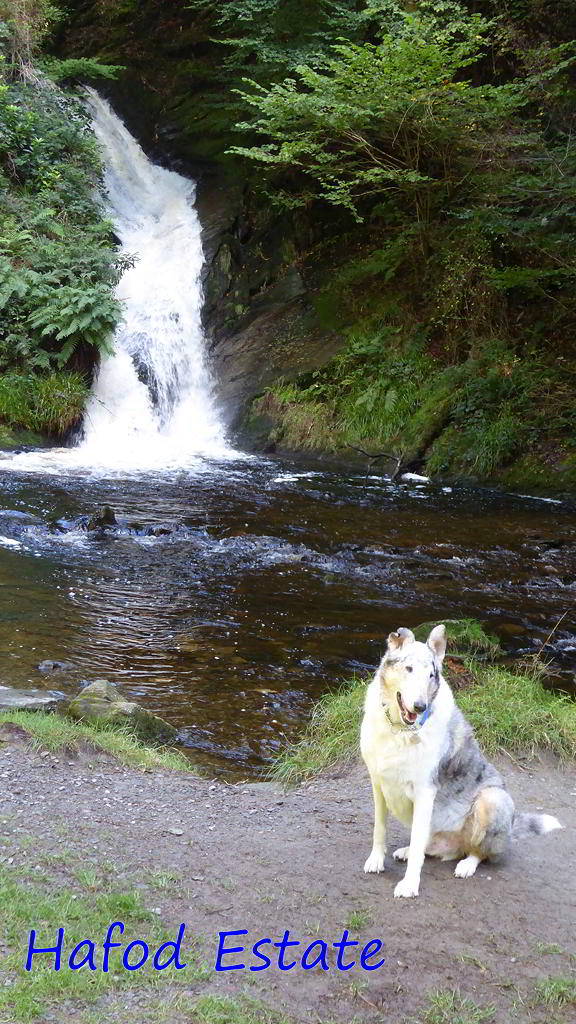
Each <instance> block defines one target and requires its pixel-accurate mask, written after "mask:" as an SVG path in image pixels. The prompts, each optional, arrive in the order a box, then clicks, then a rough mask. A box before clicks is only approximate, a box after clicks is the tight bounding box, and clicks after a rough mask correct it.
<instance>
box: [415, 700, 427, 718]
mask: <svg viewBox="0 0 576 1024" xmlns="http://www.w3.org/2000/svg"><path fill="white" fill-rule="evenodd" d="M414 711H417V712H418V714H419V715H421V714H422V712H423V711H426V704H425V703H424V701H423V700H415V701H414Z"/></svg>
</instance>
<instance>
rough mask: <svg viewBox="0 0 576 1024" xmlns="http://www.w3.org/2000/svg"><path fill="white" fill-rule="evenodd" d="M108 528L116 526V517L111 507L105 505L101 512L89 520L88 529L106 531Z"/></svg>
mask: <svg viewBox="0 0 576 1024" xmlns="http://www.w3.org/2000/svg"><path fill="white" fill-rule="evenodd" d="M107 526H116V515H115V513H114V509H113V508H111V507H110V505H103V506H102V508H101V509H100V511H99V512H98V513H97V514H96V515H94V516H91V518H90V519H89V520H88V522H87V524H86V529H87V530H105V529H106V527H107Z"/></svg>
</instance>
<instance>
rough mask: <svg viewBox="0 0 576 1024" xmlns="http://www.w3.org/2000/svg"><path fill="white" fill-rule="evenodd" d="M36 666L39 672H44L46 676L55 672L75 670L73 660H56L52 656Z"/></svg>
mask: <svg viewBox="0 0 576 1024" xmlns="http://www.w3.org/2000/svg"><path fill="white" fill-rule="evenodd" d="M36 668H37V669H38V671H39V672H42V674H43V675H45V676H49V675H52V673H53V672H73V671H74V665H72V663H71V662H69V661H55V660H53V659H52V658H46V660H45V661H41V662H40V664H39V665H37V666H36Z"/></svg>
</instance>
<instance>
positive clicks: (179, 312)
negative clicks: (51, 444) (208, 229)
mask: <svg viewBox="0 0 576 1024" xmlns="http://www.w3.org/2000/svg"><path fill="white" fill-rule="evenodd" d="M87 93H88V99H87V102H88V105H89V108H90V111H91V113H92V117H93V127H94V131H95V133H96V136H97V138H98V140H99V141H100V144H101V146H102V149H103V153H104V159H105V165H106V171H105V187H106V195H107V199H106V207H107V212H108V214H109V216H110V219H111V220H112V221H113V223H114V226H115V231H116V234H117V235H118V238H119V239H120V243H121V247H122V251H123V252H124V253H127V254H130V255H132V256H134V257H135V261H134V265H133V266H132V267H131V268H129V269H127V270H125V272H124V273H123V275H122V278H121V280H120V283H119V285H118V289H117V294H118V298H119V299H120V300H121V301H122V304H123V309H124V314H123V321H122V323H121V324H120V325H119V327H118V329H117V331H116V335H115V338H114V343H113V344H114V351H113V353H112V354H111V355H109V356H105V357H104V358H103V359H102V362H101V365H100V368H99V371H98V375H97V377H96V380H95V382H94V387H93V391H92V395H91V397H90V400H89V402H88V405H87V408H86V414H85V419H84V436H83V439H82V441H81V444H80V451H79V452H78V455H79V456H81V457H82V458H83V460H85V461H86V460H88V461H89V462H92V461H93V462H96V463H97V462H104V463H108V462H110V461H112V462H114V463H117V464H122V465H124V466H125V467H126V468H131V467H133V468H137V467H142V468H145V467H147V466H163V465H172V466H174V465H178V464H182V463H185V462H186V461H187V459H189V457H190V456H194V455H212V456H222V455H223V454H225V453H226V452H227V448H226V443H225V438H224V430H223V426H222V423H221V421H220V419H219V416H218V412H217V409H216V403H215V400H214V394H213V390H214V389H213V381H212V379H211V376H210V372H209V370H208V367H207V365H206V361H205V352H204V348H205V339H204V333H203V330H202V322H201V309H202V287H201V281H200V274H201V270H202V264H203V253H202V241H201V229H200V222H199V219H198V214H197V212H196V210H195V207H194V184H193V183H192V182H191V181H189V180H188V179H187V178H184V177H182V175H180V174H176V173H175V172H174V171H168V170H166V169H165V168H164V167H159V166H158V165H156V164H153V163H152V162H151V161H150V160H149V159H148V157H147V156H146V155H145V153H144V152H143V150H142V149H141V147H140V146H139V145H138V143H137V142H136V140H135V139H133V138H132V136H131V135H130V133H129V132H128V130H127V128H126V127H125V126H124V124H123V123H122V121H121V120H120V119H119V118H118V117H117V116H116V114H115V113H114V111H113V110H112V109H111V107H110V105H109V104H108V103H107V102H106V100H104V99H102V97H100V96H99V95H98V94H97V93H96V92H94V90H92V89H90V90H87Z"/></svg>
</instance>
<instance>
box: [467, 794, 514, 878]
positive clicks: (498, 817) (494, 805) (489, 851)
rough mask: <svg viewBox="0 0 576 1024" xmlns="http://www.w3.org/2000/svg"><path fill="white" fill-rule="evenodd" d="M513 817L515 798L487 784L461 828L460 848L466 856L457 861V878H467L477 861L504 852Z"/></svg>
mask: <svg viewBox="0 0 576 1024" xmlns="http://www.w3.org/2000/svg"><path fill="white" fill-rule="evenodd" d="M513 820H514V801H513V800H512V797H511V796H510V794H509V793H508V792H507V791H506V790H505V789H502V788H501V787H500V786H487V787H486V789H482V790H481V791H480V793H479V794H478V796H477V797H476V799H475V801H474V803H473V804H472V808H471V810H470V813H469V815H468V817H467V818H466V821H465V822H464V827H463V829H462V848H463V851H464V852H466V853H467V854H468V856H467V857H464V859H463V860H460V861H458V863H457V865H456V870H455V871H454V874H455V875H456V877H457V878H470V877H471V876H472V875H473V874H474V872H475V871H476V868H477V867H478V865H479V863H480V861H482V860H487V859H494V860H495V859H497V858H498V857H500V856H501V855H502V854H503V853H505V852H506V850H507V849H508V846H509V844H510V836H511V833H512V822H513Z"/></svg>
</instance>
